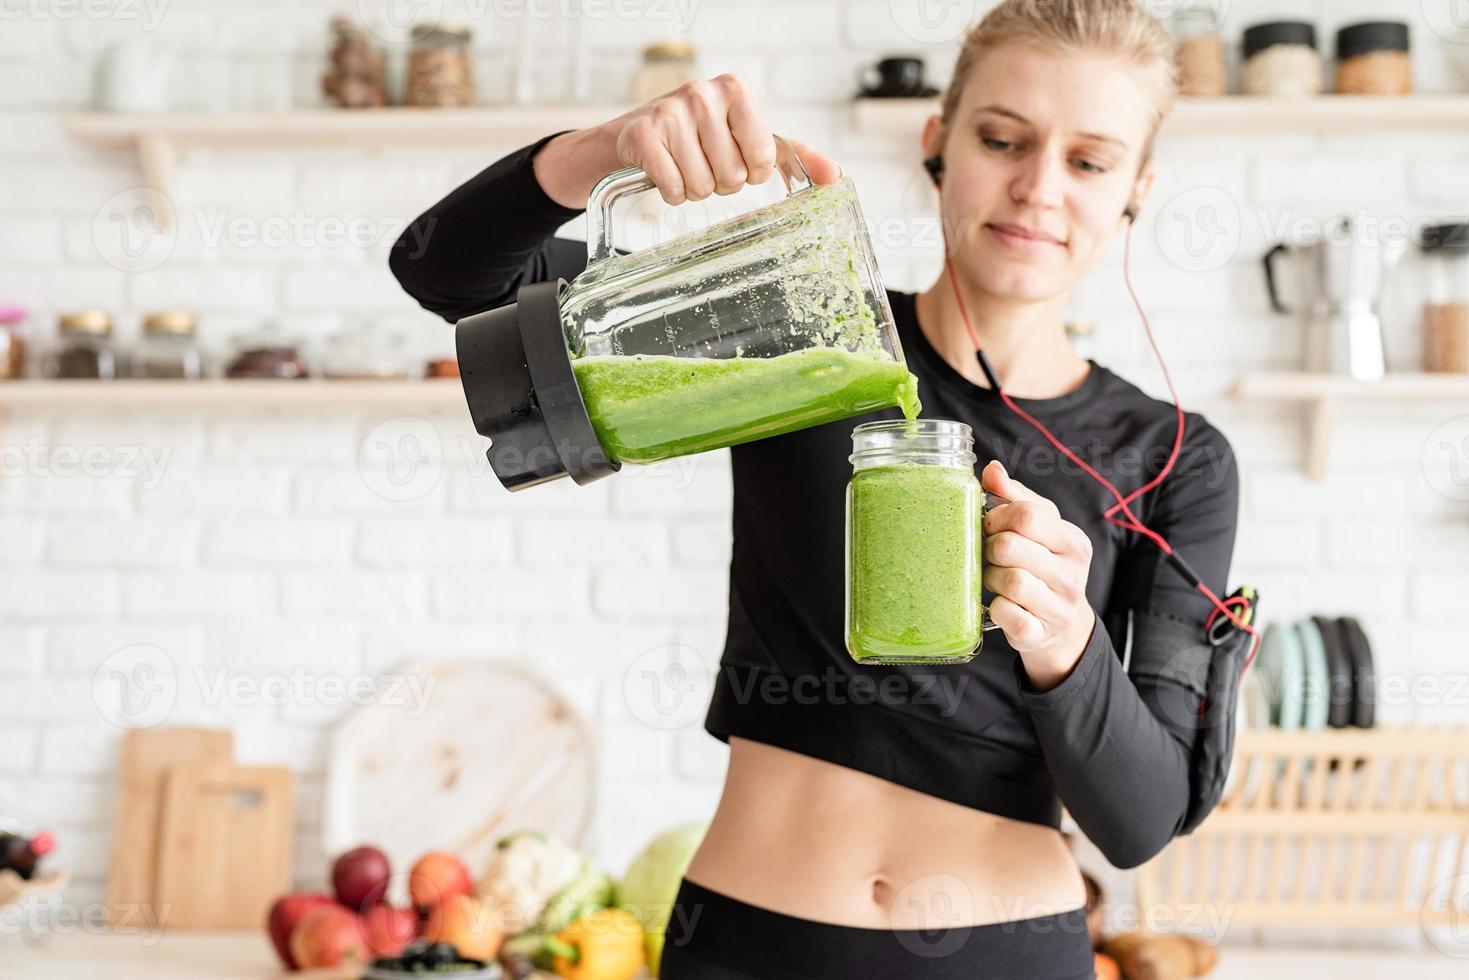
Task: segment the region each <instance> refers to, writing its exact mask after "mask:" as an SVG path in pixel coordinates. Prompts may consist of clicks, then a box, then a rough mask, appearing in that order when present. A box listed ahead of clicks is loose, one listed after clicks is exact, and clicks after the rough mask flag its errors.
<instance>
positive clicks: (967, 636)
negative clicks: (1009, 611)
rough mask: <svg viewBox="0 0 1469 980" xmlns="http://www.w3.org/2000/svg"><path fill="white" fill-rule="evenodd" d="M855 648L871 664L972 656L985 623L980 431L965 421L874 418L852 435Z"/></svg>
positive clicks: (850, 582) (850, 601)
mask: <svg viewBox="0 0 1469 980" xmlns="http://www.w3.org/2000/svg"><path fill="white" fill-rule="evenodd" d="M852 444H853V453H852V457H851V458H852V466H853V472H852V479H851V482H850V483H849V484H848V487H847V649H848V651H849V652H850V653H851V655H852V657H853V658H854V659H856V660H857V661H859V662H862V663H871V664H947V663H964V662H965V661H968V660H970V659H972V658H973V657H974V656H975V654H977V653H978V650H979V646H980V644H981V641H982V639H983V630H984V628H985V609H984V602H983V555H982V548H981V540H982V539H981V534H982V530H981V526H980V519H981V518H982V517H983V514H984V491H983V490H982V489H981V488H980V485H979V480H978V478H977V477H976V476H975V473H974V462H975V457H974V452H973V448H972V447H973V444H974V440H973V436H972V434H971V432H970V429H969V426H967V425H965V424H964V423H962V422H951V421H947V420H941V419H924V420H920V421H916V422H908V421H896V422H870V423H866V424H863V425H859V426H857V428H856V429H855V430H854V431H853V433H852Z"/></svg>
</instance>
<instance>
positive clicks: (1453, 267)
mask: <svg viewBox="0 0 1469 980" xmlns="http://www.w3.org/2000/svg"><path fill="white" fill-rule="evenodd" d="M1418 248H1419V249H1420V250H1421V251H1422V253H1423V262H1424V266H1425V272H1426V275H1425V281H1424V285H1423V366H1424V368H1425V369H1427V370H1429V371H1435V372H1438V371H1447V372H1452V373H1456V374H1463V373H1469V223H1462V222H1459V223H1451V224H1441V225H1430V226H1428V227H1427V228H1424V229H1423V230H1422V232H1420V234H1419V238H1418Z"/></svg>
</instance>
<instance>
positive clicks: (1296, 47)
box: [1241, 20, 1325, 97]
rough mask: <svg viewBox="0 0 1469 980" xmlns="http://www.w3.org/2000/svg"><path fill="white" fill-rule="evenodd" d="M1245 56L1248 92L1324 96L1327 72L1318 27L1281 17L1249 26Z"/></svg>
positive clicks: (1244, 79)
mask: <svg viewBox="0 0 1469 980" xmlns="http://www.w3.org/2000/svg"><path fill="white" fill-rule="evenodd" d="M1241 55H1242V56H1243V58H1244V68H1243V71H1242V76H1243V87H1244V92H1245V94H1246V95H1267V96H1291V97H1296V96H1307V95H1320V94H1321V89H1322V81H1323V77H1324V75H1325V71H1324V69H1323V67H1322V64H1321V52H1320V51H1318V50H1317V49H1316V27H1315V25H1313V24H1309V23H1306V22H1305V21H1297V20H1279V21H1271V22H1269V23H1265V24H1255V25H1253V26H1251V27H1248V28H1246V29H1245V32H1244V36H1243V38H1242V47H1241Z"/></svg>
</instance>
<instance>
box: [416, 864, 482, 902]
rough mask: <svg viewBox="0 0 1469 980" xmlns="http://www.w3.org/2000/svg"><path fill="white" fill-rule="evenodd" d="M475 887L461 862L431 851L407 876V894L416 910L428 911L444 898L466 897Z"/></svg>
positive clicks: (467, 870)
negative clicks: (411, 897)
mask: <svg viewBox="0 0 1469 980" xmlns="http://www.w3.org/2000/svg"><path fill="white" fill-rule="evenodd" d="M473 891H474V885H473V884H472V883H471V882H470V880H469V869H468V868H466V867H465V866H464V862H463V861H461V860H459V859H458V858H457V857H455V856H454V855H452V854H450V853H449V852H447V851H431V852H430V853H428V854H425V855H424V856H423V857H421V858H419V859H418V863H417V864H415V865H414V866H413V870H412V871H410V872H409V873H408V894H410V895H411V896H413V905H414V907H415V908H420V909H431V908H433V907H434V906H435V905H438V904H439V903H440V902H442V901H444V900H445V899H449V898H454V897H455V896H457V895H469V894H472V893H473Z"/></svg>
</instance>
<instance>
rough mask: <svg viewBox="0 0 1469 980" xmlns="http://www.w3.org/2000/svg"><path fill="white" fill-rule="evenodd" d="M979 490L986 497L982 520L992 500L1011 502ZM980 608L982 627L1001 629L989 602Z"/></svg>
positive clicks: (997, 495)
mask: <svg viewBox="0 0 1469 980" xmlns="http://www.w3.org/2000/svg"><path fill="white" fill-rule="evenodd" d="M979 492H980V494H981V495H982V496H983V498H984V507H983V508H981V510H980V520H984V514H985V511H988V510H989V509H990V503H991V501H994V502H996V503H1001V504H1008V503H1009V502H1010V501H1009V500H1008V499H1006V498H1004V497H1002V496H1000V495H999V494H997V493H991V492H990V491H988V490H980V491H979ZM979 608H980V611H981V612H982V613H983V614H984V625H983V626H981V627H980V629H982V630H984V631H985V632H986V633H988V632H989V631H990V630H997V629H999V628H1000V624H999V623H996V622H995V621H994V620H993V619H990V606H989V603H987V602H986V603H982V604H981V605H980V607H979Z"/></svg>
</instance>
